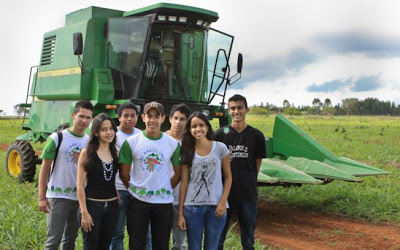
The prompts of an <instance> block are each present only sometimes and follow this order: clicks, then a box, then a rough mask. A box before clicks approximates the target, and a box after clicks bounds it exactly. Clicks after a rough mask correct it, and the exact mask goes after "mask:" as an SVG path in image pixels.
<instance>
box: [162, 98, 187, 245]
mask: <svg viewBox="0 0 400 250" xmlns="http://www.w3.org/2000/svg"><path fill="white" fill-rule="evenodd" d="M190 113H191V112H190V108H189V107H188V106H187V105H186V104H184V103H181V104H176V105H174V106H172V109H171V112H170V116H169V122H170V124H171V128H170V130H168V131H166V132H165V133H166V134H167V135H169V136H171V137H172V138H174V139H175V140H177V141H178V142H179V144H180V145H181V144H182V139H183V133H184V131H185V126H186V122H187V119H188V118H189V116H190ZM179 187H180V185H179V184H178V185H177V186H176V187H175V188H174V190H173V194H174V202H173V203H172V208H173V211H174V218H173V224H172V239H173V245H172V250H178V249H180V250H185V249H186V244H185V238H186V231H183V230H181V229H180V228H179V227H178V207H179V206H178V205H179Z"/></svg>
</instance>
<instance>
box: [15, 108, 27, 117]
mask: <svg viewBox="0 0 400 250" xmlns="http://www.w3.org/2000/svg"><path fill="white" fill-rule="evenodd" d="M24 113H25V114H29V109H27V108H25V107H18V109H17V116H18V118H19V117H20V116H22V115H24Z"/></svg>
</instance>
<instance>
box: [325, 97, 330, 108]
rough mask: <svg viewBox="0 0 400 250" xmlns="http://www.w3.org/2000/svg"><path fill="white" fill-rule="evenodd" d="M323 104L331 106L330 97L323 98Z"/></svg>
mask: <svg viewBox="0 0 400 250" xmlns="http://www.w3.org/2000/svg"><path fill="white" fill-rule="evenodd" d="M324 106H325V107H331V106H332V102H331V99H329V98H326V99H325V102H324Z"/></svg>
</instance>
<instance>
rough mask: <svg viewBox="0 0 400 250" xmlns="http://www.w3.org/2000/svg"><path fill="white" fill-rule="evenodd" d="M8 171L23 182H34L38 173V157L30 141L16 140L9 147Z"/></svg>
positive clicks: (7, 157)
mask: <svg viewBox="0 0 400 250" xmlns="http://www.w3.org/2000/svg"><path fill="white" fill-rule="evenodd" d="M18 157H19V158H18ZM6 171H7V173H8V174H9V175H10V176H12V177H16V178H18V179H19V181H21V182H25V181H28V182H33V178H34V177H35V173H36V157H35V151H34V150H33V148H32V145H31V144H30V143H29V142H28V141H20V140H17V141H14V142H13V143H12V144H11V146H10V147H9V148H8V151H7V156H6Z"/></svg>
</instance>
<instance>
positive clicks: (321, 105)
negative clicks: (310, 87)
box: [252, 97, 400, 116]
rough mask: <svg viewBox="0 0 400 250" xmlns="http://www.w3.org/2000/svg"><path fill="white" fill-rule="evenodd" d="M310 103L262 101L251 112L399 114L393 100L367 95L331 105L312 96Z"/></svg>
mask: <svg viewBox="0 0 400 250" xmlns="http://www.w3.org/2000/svg"><path fill="white" fill-rule="evenodd" d="M311 104H312V105H301V106H300V105H299V106H297V107H296V106H295V105H294V103H292V104H290V102H289V101H288V100H284V101H283V103H282V106H277V105H275V104H270V103H268V102H267V103H263V102H261V105H255V106H253V107H252V113H256V114H267V113H269V112H273V113H285V114H288V115H301V114H312V115H392V116H398V115H400V105H396V104H395V103H394V102H393V101H392V102H391V101H380V100H379V99H378V98H372V97H368V98H366V99H364V100H359V99H358V98H345V99H342V103H338V104H336V105H332V102H331V100H330V99H329V98H326V99H325V100H324V102H322V101H321V100H320V99H319V98H314V99H313V101H312V103H311Z"/></svg>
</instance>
